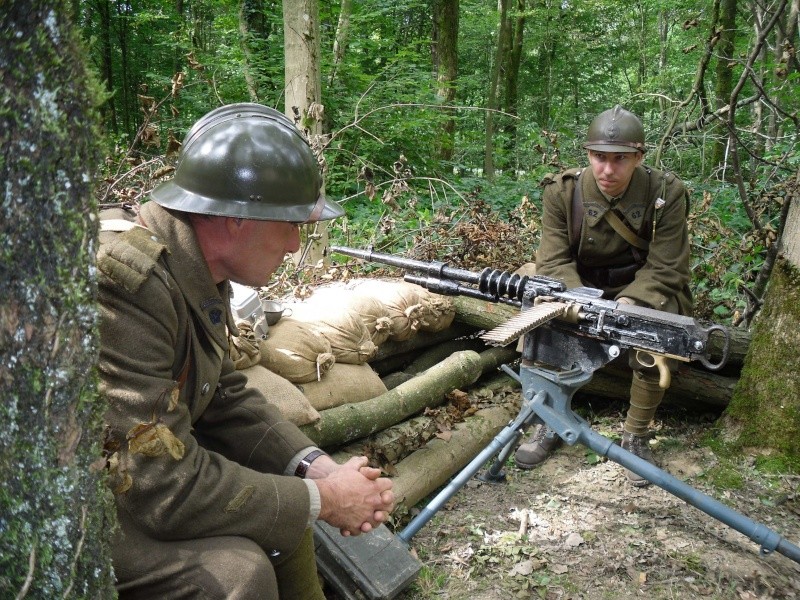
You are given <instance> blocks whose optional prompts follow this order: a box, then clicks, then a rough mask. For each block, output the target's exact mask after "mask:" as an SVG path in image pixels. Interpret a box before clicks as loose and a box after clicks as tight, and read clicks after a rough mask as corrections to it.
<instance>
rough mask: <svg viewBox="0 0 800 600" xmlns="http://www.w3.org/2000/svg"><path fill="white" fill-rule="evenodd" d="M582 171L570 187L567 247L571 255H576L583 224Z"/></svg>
mask: <svg viewBox="0 0 800 600" xmlns="http://www.w3.org/2000/svg"><path fill="white" fill-rule="evenodd" d="M582 175H583V171H581V172H580V173H579V174H578V177H577V178H576V179H575V182H574V183H575V187H573V188H572V223H571V224H572V227H571V231H570V238H569V242H570V243H569V247H570V250H571V251H572V255H573V256H577V255H578V246H579V245H580V243H581V227H582V226H583V193H582V192H581V177H582Z"/></svg>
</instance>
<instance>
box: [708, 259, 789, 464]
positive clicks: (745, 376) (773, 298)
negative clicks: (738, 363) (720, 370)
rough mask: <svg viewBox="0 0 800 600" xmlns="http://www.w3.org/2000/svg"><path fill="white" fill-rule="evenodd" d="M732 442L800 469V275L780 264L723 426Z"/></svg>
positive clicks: (787, 263) (771, 283)
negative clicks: (769, 450)
mask: <svg viewBox="0 0 800 600" xmlns="http://www.w3.org/2000/svg"><path fill="white" fill-rule="evenodd" d="M722 423H723V426H724V429H725V432H726V437H727V439H728V441H730V442H733V443H735V444H736V445H737V446H742V447H744V446H754V447H760V448H772V449H775V450H778V451H779V452H781V453H783V454H785V455H786V456H787V457H789V458H790V459H791V460H792V461H793V462H797V463H800V269H798V266H797V265H796V264H793V263H792V262H790V261H788V260H786V259H785V258H781V259H779V260H778V261H777V262H776V266H775V270H774V271H773V273H772V276H771V278H770V284H769V289H768V290H767V293H766V297H765V302H764V306H763V308H762V310H761V313H760V314H759V316H758V319H757V321H756V323H755V325H754V327H753V338H752V341H751V343H750V350H749V352H748V354H747V358H746V359H745V364H744V367H743V369H742V375H741V378H740V379H739V383H738V385H737V386H736V389H735V390H734V393H733V398H732V399H731V402H730V404H729V405H728V409H727V410H726V412H725V415H724V417H723V420H722Z"/></svg>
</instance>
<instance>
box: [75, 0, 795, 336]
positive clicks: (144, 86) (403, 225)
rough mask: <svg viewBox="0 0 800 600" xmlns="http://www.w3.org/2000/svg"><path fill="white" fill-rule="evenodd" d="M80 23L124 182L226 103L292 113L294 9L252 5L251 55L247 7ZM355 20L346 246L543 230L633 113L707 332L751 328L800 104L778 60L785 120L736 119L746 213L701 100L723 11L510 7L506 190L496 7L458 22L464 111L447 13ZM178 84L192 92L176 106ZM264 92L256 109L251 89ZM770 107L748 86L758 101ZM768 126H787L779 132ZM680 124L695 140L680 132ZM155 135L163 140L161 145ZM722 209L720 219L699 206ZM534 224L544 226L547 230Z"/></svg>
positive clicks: (327, 60)
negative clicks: (513, 226)
mask: <svg viewBox="0 0 800 600" xmlns="http://www.w3.org/2000/svg"><path fill="white" fill-rule="evenodd" d="M79 5H80V6H81V13H80V14H81V17H80V19H79V22H80V24H81V29H82V31H83V34H84V38H85V39H86V40H89V41H90V43H91V49H92V56H93V58H94V63H95V65H96V66H97V69H98V72H99V73H100V74H101V75H102V76H103V77H104V78H106V80H107V85H108V96H109V100H108V101H107V102H106V104H105V105H104V107H103V111H104V117H105V124H106V130H107V133H108V137H107V140H108V143H107V147H108V148H109V153H110V154H111V153H112V150H113V148H114V147H115V146H116V148H117V151H116V152H114V153H113V155H112V156H111V157H110V161H109V165H108V167H109V168H108V175H109V177H111V178H116V177H118V176H120V174H122V173H124V169H123V168H122V167H123V166H125V167H126V168H129V167H128V166H127V165H129V164H132V165H133V166H135V167H136V168H137V169H141V168H142V166H143V165H146V164H148V163H147V161H151V160H152V161H153V163H152V168H151V169H150V170H149V172H150V173H153V174H155V173H156V171H157V168H158V167H161V166H163V165H164V164H166V163H168V162H169V160H168V161H164V160H163V159H161V158H160V157H161V156H162V155H163V154H164V152H165V151H166V149H167V145H168V143H169V140H170V137H173V138H174V139H177V140H180V139H182V137H183V135H184V134H185V132H186V131H187V130H188V128H189V127H190V126H191V124H192V123H193V122H194V121H195V120H196V119H197V118H198V117H200V116H201V115H202V114H204V113H205V112H207V111H208V110H210V109H211V108H214V107H216V106H218V105H219V104H220V103H230V102H237V101H249V100H251V99H252V97H251V94H252V93H256V94H257V99H258V101H260V102H262V103H265V104H267V105H271V106H275V107H277V108H281V104H282V100H283V90H284V86H285V82H284V81H283V76H284V75H283V62H284V56H283V19H282V14H281V5H280V4H278V3H275V2H273V1H267V0H264V1H258V0H248V2H247V3H246V6H247V7H249V10H251V11H252V14H251V17H252V19H251V20H250V21H249V26H250V29H249V33H248V34H247V36H245V37H243V36H242V35H241V33H240V8H241V6H242V2H241V1H239V0H224V1H220V2H212V1H211V0H197V1H195V2H191V3H184V4H183V6H184V10H183V12H182V13H181V14H178V12H177V11H176V4H175V3H172V2H169V3H166V2H163V1H159V0H139V1H137V2H135V3H127V4H124V3H123V4H120V3H112V2H108V1H105V2H101V3H89V2H86V1H85V0H84V1H83V2H80V3H79ZM98 6H99V7H102V9H103V10H96V8H97V7H98ZM351 9H352V13H351V14H350V18H349V23H350V27H349V31H348V36H347V38H346V40H345V45H344V51H343V54H342V60H341V62H336V64H335V65H334V54H333V52H332V48H333V47H334V41H335V40H336V35H337V26H338V23H339V16H340V15H339V11H340V10H341V5H340V4H339V3H322V4H320V6H319V10H320V12H319V15H320V23H319V25H320V26H319V31H320V36H321V40H320V41H321V49H322V51H321V54H320V62H321V73H322V85H323V87H322V103H323V104H324V106H325V118H324V128H325V131H326V132H327V134H328V135H329V142H328V143H327V146H326V147H325V149H324V156H325V161H326V181H325V184H326V192H327V193H328V195H330V196H331V197H333V198H336V199H341V200H343V201H344V204H345V206H346V208H347V211H348V221H346V222H345V223H343V224H341V225H334V237H335V238H336V239H344V240H347V241H348V243H351V244H353V245H357V244H367V243H377V244H379V245H381V247H382V248H383V249H392V250H398V249H400V250H402V249H404V248H408V247H410V246H411V245H413V244H414V240H415V238H416V237H417V236H419V235H420V233H421V232H425V233H426V234H427V233H429V232H430V230H431V228H433V229H434V238H435V227H436V221H437V219H441V218H443V215H445V218H446V219H450V220H451V221H452V219H453V215H454V214H460V215H462V217H463V218H465V219H468V218H469V210H468V205H469V204H470V202H472V199H478V200H480V202H482V203H485V204H486V205H487V206H489V207H491V209H492V210H494V211H496V213H497V215H498V216H499V217H500V218H502V219H505V220H507V221H508V222H512V223H516V221H514V219H515V216H514V215H515V210H516V209H517V207H518V206H519V205H520V203H521V202H523V203H525V206H526V207H527V208H526V210H529V211H531V210H533V211H535V209H536V207H537V206H539V203H540V192H541V188H540V187H539V185H538V183H539V182H540V181H541V179H542V177H543V176H544V175H545V174H546V173H549V172H558V171H560V170H562V169H564V168H567V167H571V166H579V165H582V164H585V154H584V151H583V149H582V147H581V144H582V143H583V141H584V139H585V134H586V129H587V127H588V124H589V122H590V120H591V118H592V117H593V116H594V115H595V114H597V113H598V112H600V111H601V110H604V109H606V108H608V107H610V106H612V105H614V104H616V103H620V104H622V105H624V106H626V107H628V108H630V109H632V110H634V111H636V112H637V113H638V114H640V115H641V116H642V119H643V121H644V124H645V130H646V132H647V142H648V145H649V146H650V148H656V147H659V146H660V145H661V143H662V139H663V140H664V144H663V151H662V152H661V153H660V155H659V159H660V160H659V164H657V165H654V166H657V167H659V168H667V169H669V170H671V171H674V172H676V173H678V174H679V175H680V176H681V177H682V178H683V179H684V181H687V182H689V183H690V185H691V187H693V188H694V190H695V193H694V198H695V199H694V206H693V215H694V216H693V230H692V237H693V243H694V252H693V257H692V260H693V263H692V270H693V275H694V282H693V287H694V288H695V290H696V296H697V300H698V302H697V304H698V316H701V317H708V318H714V319H716V320H720V321H724V322H736V320H737V319H738V318H739V316H740V315H741V314H743V313H744V312H745V310H746V308H747V302H748V300H747V295H746V292H745V291H744V290H745V289H750V288H751V287H752V286H753V283H754V281H755V279H756V276H757V274H758V272H759V270H760V269H761V267H762V266H763V264H764V258H765V255H766V251H767V249H768V248H769V247H770V244H771V243H772V241H773V239H771V238H770V235H772V236H773V238H774V233H775V231H776V230H777V226H778V223H777V215H778V212H779V208H780V198H781V197H785V195H786V194H785V193H783V196H781V191H780V189H779V188H780V187H781V185H783V184H784V183H785V182H786V181H787V180H788V179H789V178H790V177H791V176H792V173H794V172H795V171H796V169H797V167H798V164H800V153H798V152H797V127H796V123H795V122H794V121H793V120H792V119H791V118H786V117H785V115H788V114H791V112H792V110H791V108H790V107H793V106H796V105H797V104H798V102H800V91H798V90H800V86H797V85H796V83H797V79H798V73H796V72H794V71H792V69H791V68H790V67H791V65H790V64H789V63H788V62H787V60H786V59H785V58H782V57H781V56H780V55H779V54H775V53H773V52H764V53H763V54H762V56H760V58H759V63H758V69H759V73H761V74H762V77H763V78H764V82H765V84H764V85H763V86H762V89H766V90H768V93H769V94H770V102H767V103H760V104H759V106H762V107H764V106H767V108H766V109H763V110H767V111H769V110H773V109H771V108H769V107H771V106H773V105H774V106H775V107H776V108H775V109H774V112H772V113H769V114H767V113H764V114H762V113H758V112H756V105H755V104H744V105H742V106H741V107H739V109H738V110H737V112H736V124H737V127H738V131H737V137H736V140H737V143H738V144H740V145H741V148H740V149H739V160H740V173H739V174H740V175H741V177H742V178H743V182H744V185H745V190H746V191H745V195H746V198H743V197H742V193H741V188H739V187H737V186H736V185H734V183H735V182H731V181H729V180H730V177H731V174H732V173H733V168H732V164H730V163H729V162H726V163H725V164H714V163H713V162H711V159H710V156H712V154H713V153H712V152H711V150H712V147H713V146H714V145H715V144H718V143H726V144H727V140H728V132H727V129H726V128H725V127H723V126H722V123H721V122H720V120H719V119H716V118H711V119H705V120H701V119H700V117H701V115H700V109H701V107H706V108H708V109H709V110H715V109H717V108H719V107H715V106H708V105H707V104H704V103H705V102H706V100H705V99H703V100H702V101H700V99H699V98H695V97H694V96H693V95H692V94H691V93H690V92H691V90H692V88H693V85H694V83H695V81H694V80H695V77H696V73H697V69H698V65H699V64H700V63H701V61H702V60H703V57H704V53H706V51H707V40H708V39H709V38H710V37H711V31H712V27H713V23H712V21H711V19H712V18H713V15H714V11H713V10H712V4H711V3H710V2H705V3H704V4H701V5H698V4H697V3H692V2H689V1H688V0H668V1H666V2H662V3H659V4H658V6H654V5H650V4H646V3H645V4H642V3H638V4H630V3H625V2H622V1H621V0H603V2H599V3H585V2H583V3H582V2H574V1H571V0H570V1H567V2H560V3H534V4H532V5H531V4H530V3H529V5H528V6H527V7H526V9H525V13H524V14H520V13H518V12H517V10H516V8H515V7H512V9H511V13H510V17H511V18H512V19H517V18H519V17H524V18H525V27H524V38H523V41H524V43H523V46H522V60H521V64H520V71H519V73H518V81H519V89H518V98H517V100H516V103H515V104H514V106H513V107H509V110H511V111H512V112H514V113H515V114H510V113H509V112H506V105H505V102H506V101H507V100H508V99H506V98H504V97H502V96H503V94H505V91H504V90H501V99H500V101H501V107H503V110H502V111H501V112H498V113H496V114H495V115H494V124H495V131H496V134H495V139H493V140H492V142H491V149H492V152H493V162H494V165H495V168H496V169H497V173H496V177H495V180H494V181H491V182H489V181H486V180H485V179H484V178H483V173H482V167H483V160H484V153H485V151H486V150H485V148H486V139H485V119H486V112H485V106H486V104H487V93H488V81H489V74H490V72H491V67H492V62H493V61H494V60H495V54H496V50H495V44H496V37H497V28H498V13H497V11H496V6H487V5H486V3H485V2H483V1H482V0H462V1H461V2H460V4H459V39H458V64H459V70H458V79H457V83H456V100H455V102H454V105H455V106H454V107H447V109H445V107H443V106H442V105H441V100H440V99H439V97H438V96H437V81H436V78H435V77H434V76H432V74H433V75H435V68H434V66H433V65H432V63H431V49H432V47H434V46H432V38H433V35H434V32H433V31H432V22H433V20H432V18H431V17H432V15H431V6H430V3H428V2H424V1H423V0H393V1H391V2H389V1H388V0H376V1H375V2H369V3H363V2H354V3H352V5H351ZM104 15H105V16H104ZM740 20H741V23H740V25H741V27H740V28H739V32H738V35H737V37H736V44H737V46H736V48H735V56H736V57H737V60H738V59H739V58H740V57H744V56H746V54H747V52H749V49H750V48H751V47H752V34H751V33H749V32H750V31H751V30H752V28H751V27H750V25H749V24H748V23H746V22H744V15H740ZM713 60H714V59H713V58H712V63H713ZM334 67H335V68H334ZM731 68H732V69H733V77H734V80H735V79H736V78H737V77H739V75H740V73H741V69H742V67H741V66H740V65H739V64H738V63H736V64H732V65H731ZM177 72H180V73H182V74H183V75H182V76H183V83H182V87H180V89H179V90H178V91H177V93H175V94H173V93H172V90H173V82H174V77H175V74H176V73H177ZM715 76H716V72H715V69H714V68H713V64H712V65H711V67H710V68H709V69H707V70H706V71H705V78H706V79H705V81H704V82H703V83H704V88H703V89H713V87H714V84H715V82H714V81H713V79H714V77H715ZM248 77H249V80H250V82H251V85H252V86H254V89H249V88H248ZM759 91H760V90H759V89H758V88H756V87H755V86H754V85H753V84H752V83H751V81H750V80H745V82H744V86H743V88H742V89H741V91H740V97H742V98H744V97H746V96H748V95H749V94H753V93H756V92H759ZM695 95H696V94H695ZM148 98H149V99H150V100H148ZM686 100H688V104H682V102H684V101H686ZM148 102H149V103H150V104H148ZM153 105H154V108H148V106H153ZM763 110H762V112H763ZM722 114H723V115H724V112H723V113H722ZM450 118H452V119H453V122H454V125H455V131H454V153H453V156H452V159H451V160H449V161H446V162H445V161H443V160H441V159H439V158H438V151H437V149H438V147H439V144H440V142H441V139H440V138H441V132H442V130H443V128H444V126H445V123H446V122H447V120H448V119H450ZM770 119H772V120H774V122H775V125H774V127H773V129H772V130H769V131H768V130H767V129H766V125H767V122H768V121H769V120H770ZM673 120H674V124H675V126H676V127H681V126H684V125H686V126H687V127H686V129H685V130H684V131H683V132H680V130H679V131H678V133H676V132H675V130H668V129H667V128H668V125H669V124H670V123H671V122H672V121H673ZM695 123H696V124H697V125H698V126H697V127H696V128H694V127H692V126H693V125H694V124H695ZM145 126H148V127H149V128H151V129H152V131H151V132H150V133H148V134H147V135H145V133H146V132H145ZM668 133H669V134H670V135H668V136H666V138H665V135H666V134H668ZM152 134H155V135H152ZM650 156H653V158H654V159H655V155H649V156H648V158H650ZM729 158H730V157H729V156H727V157H726V160H728V159H729ZM398 163H400V164H401V168H400V169H399V170H398V166H397V165H398ZM139 174H140V175H143V173H141V171H140V172H139ZM153 176H155V175H153ZM126 183H129V182H126ZM149 185H150V184H149V182H145V183H144V184H143V185H142V186H141V187H142V189H135V190H134V189H131V187H125V186H123V185H119V186H118V187H117V188H115V190H114V193H115V194H118V195H120V196H121V198H119V199H125V200H129V199H131V198H142V197H146V196H145V194H146V191H147V189H149ZM765 191H766V195H767V196H768V198H767V199H766V201H765V200H764V199H763V196H764V192H765ZM122 192H124V193H122ZM705 194H707V195H708V196H709V197H710V198H711V199H712V201H711V202H708V203H705V202H704V201H703V202H701V201H700V200H699V197H700V196H703V197H705V196H704V195H705ZM523 198H524V199H525V200H524V201H523ZM392 201H394V202H395V203H396V204H397V205H398V206H397V207H394V206H392ZM744 201H747V202H749V203H753V212H754V213H755V214H757V215H758V216H759V218H760V219H761V225H762V226H763V229H762V230H761V231H758V232H756V233H754V232H753V230H754V224H753V223H752V222H751V219H750V218H749V217H748V215H747V211H746V210H745V209H744V206H743V202H744ZM698 207H699V209H698ZM529 216H531V220H532V221H533V222H535V219H536V215H535V214H532V215H529ZM462 217H459V218H462ZM337 227H340V229H341V233H337V232H336V228H337ZM770 232H771V233H770ZM516 258H520V257H516Z"/></svg>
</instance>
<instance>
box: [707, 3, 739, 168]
mask: <svg viewBox="0 0 800 600" xmlns="http://www.w3.org/2000/svg"><path fill="white" fill-rule="evenodd" d="M719 24H720V28H721V29H720V39H719V43H718V44H717V53H718V54H717V68H716V76H717V77H716V84H715V88H714V95H715V97H716V103H717V109H720V108H722V107H723V106H725V105H727V104H728V102H730V98H731V92H732V91H733V65H732V61H733V51H734V47H735V43H736V0H722V1H721V2H720V14H719ZM727 144H728V136H724V137H723V138H722V139H720V140H719V141H717V142H716V143H715V144H714V154H713V164H714V165H715V166H717V165H722V164H724V163H725V154H726V148H727Z"/></svg>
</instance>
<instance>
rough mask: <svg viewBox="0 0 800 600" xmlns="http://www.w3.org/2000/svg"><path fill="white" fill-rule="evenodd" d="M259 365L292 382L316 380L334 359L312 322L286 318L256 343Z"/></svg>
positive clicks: (328, 368) (329, 347)
mask: <svg viewBox="0 0 800 600" xmlns="http://www.w3.org/2000/svg"><path fill="white" fill-rule="evenodd" d="M259 349H260V351H261V361H260V363H259V364H261V365H262V366H264V367H266V368H267V369H269V370H271V371H273V372H274V373H277V374H278V375H280V376H281V377H284V378H285V379H288V380H289V381H291V382H293V383H307V382H309V381H317V380H318V379H320V378H322V376H323V375H325V373H327V372H328V371H329V370H330V368H331V367H332V366H333V365H334V363H335V362H336V357H334V355H333V353H332V352H331V345H330V342H328V340H327V339H325V337H323V336H322V335H321V334H320V333H319V331H317V330H316V329H315V328H314V326H313V325H311V324H309V323H303V322H301V321H298V320H296V319H292V318H285V319H281V320H280V321H279V322H278V323H276V324H275V325H273V326H271V327H270V328H269V337H267V339H266V340H261V341H260V343H259Z"/></svg>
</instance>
